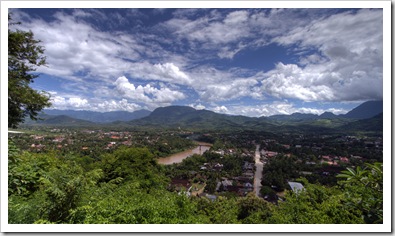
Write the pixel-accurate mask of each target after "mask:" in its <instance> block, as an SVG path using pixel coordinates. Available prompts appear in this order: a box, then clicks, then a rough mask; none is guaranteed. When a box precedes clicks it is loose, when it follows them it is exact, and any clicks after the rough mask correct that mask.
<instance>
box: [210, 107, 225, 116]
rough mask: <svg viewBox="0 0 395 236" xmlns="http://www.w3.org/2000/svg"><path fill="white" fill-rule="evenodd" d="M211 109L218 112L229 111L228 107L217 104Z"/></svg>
mask: <svg viewBox="0 0 395 236" xmlns="http://www.w3.org/2000/svg"><path fill="white" fill-rule="evenodd" d="M212 110H213V111H215V112H218V113H225V114H227V113H228V112H229V110H228V108H226V106H217V107H214V108H213V109H212Z"/></svg>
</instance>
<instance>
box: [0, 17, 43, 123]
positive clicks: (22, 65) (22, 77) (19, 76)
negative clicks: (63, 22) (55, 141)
mask: <svg viewBox="0 0 395 236" xmlns="http://www.w3.org/2000/svg"><path fill="white" fill-rule="evenodd" d="M9 19H10V16H9ZM11 25H12V23H11ZM39 43H40V41H39V40H35V39H34V35H33V33H32V32H31V31H29V32H25V31H21V30H14V31H13V30H11V29H9V30H8V127H12V128H16V127H17V126H18V124H19V123H21V122H23V121H24V119H25V117H26V116H29V117H30V118H31V119H36V117H37V114H38V112H39V111H41V110H42V109H43V108H44V107H48V106H50V105H51V103H50V101H49V94H48V93H46V92H43V91H36V90H33V89H32V88H31V87H29V84H30V83H32V82H33V80H34V79H35V78H37V77H38V75H37V74H34V73H32V72H33V71H35V70H36V69H37V67H39V66H42V65H45V64H46V62H45V56H43V53H44V48H43V47H42V46H40V45H39Z"/></svg>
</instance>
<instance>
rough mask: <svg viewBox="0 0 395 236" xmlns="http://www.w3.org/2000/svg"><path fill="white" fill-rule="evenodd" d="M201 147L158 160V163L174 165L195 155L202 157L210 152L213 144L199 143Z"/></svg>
mask: <svg viewBox="0 0 395 236" xmlns="http://www.w3.org/2000/svg"><path fill="white" fill-rule="evenodd" d="M197 144H198V145H199V146H197V147H195V148H193V149H189V150H186V151H183V152H179V153H175V154H173V155H171V156H168V157H163V158H159V159H158V163H159V164H162V165H171V164H174V163H180V162H182V160H184V159H185V158H187V157H189V156H192V155H193V154H199V155H202V154H203V153H204V152H205V151H207V150H209V149H210V147H211V146H212V144H210V143H203V142H197Z"/></svg>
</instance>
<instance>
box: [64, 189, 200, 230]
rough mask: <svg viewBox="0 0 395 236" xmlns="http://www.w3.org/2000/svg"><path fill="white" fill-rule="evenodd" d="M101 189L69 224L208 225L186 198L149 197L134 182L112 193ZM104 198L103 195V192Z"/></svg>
mask: <svg viewBox="0 0 395 236" xmlns="http://www.w3.org/2000/svg"><path fill="white" fill-rule="evenodd" d="M106 188H108V186H102V187H101V188H99V189H95V190H94V191H96V192H97V191H98V192H99V194H97V193H92V194H93V196H91V197H89V201H86V203H89V204H86V205H82V206H80V207H78V208H76V209H75V210H73V211H72V213H71V215H72V217H71V218H70V219H71V221H70V223H74V224H75V223H85V224H164V223H165V224H183V223H208V220H207V219H206V218H205V217H202V216H200V215H197V214H196V204H195V203H194V202H191V201H190V200H189V199H188V198H187V197H186V196H185V195H183V194H181V195H177V194H176V193H171V192H168V191H166V190H163V189H151V190H150V191H149V193H148V192H147V191H145V189H143V188H141V186H139V185H138V184H136V183H135V182H126V183H124V184H122V185H120V186H119V187H116V188H113V190H110V191H108V189H107V191H106V190H105V189H106ZM103 191H104V192H105V194H103V193H104V192H103Z"/></svg>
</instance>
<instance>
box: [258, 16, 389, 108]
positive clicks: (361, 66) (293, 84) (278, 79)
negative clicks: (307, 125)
mask: <svg viewBox="0 0 395 236" xmlns="http://www.w3.org/2000/svg"><path fill="white" fill-rule="evenodd" d="M382 14H383V13H382V11H381V10H377V9H374V10H369V9H362V10H359V11H357V12H355V13H351V12H345V13H339V14H336V15H332V16H330V17H327V18H323V19H322V18H321V19H317V20H314V21H312V22H311V23H310V24H308V25H306V26H304V27H298V28H295V29H293V30H292V31H290V32H289V33H288V34H285V35H282V36H279V37H277V38H275V39H274V41H275V42H278V43H280V44H283V45H287V46H290V45H297V46H298V48H299V49H301V50H305V49H310V50H311V49H316V50H318V52H320V54H321V55H318V54H317V53H313V54H310V55H307V56H302V57H301V60H300V64H301V65H304V66H305V67H304V68H301V67H298V66H297V65H280V66H277V67H276V68H275V69H274V70H273V71H271V72H269V73H268V76H269V79H267V80H266V81H264V82H263V84H264V88H265V89H267V92H268V93H269V94H273V95H275V96H279V97H289V98H298V99H301V100H305V101H343V100H345V101H353V100H368V99H381V98H382V95H383V94H382V93H383V92H382V91H383V88H382V83H383V73H382V69H383V66H382V60H383V59H382V57H383V52H382V50H383V32H382V27H378V26H381V25H382Z"/></svg>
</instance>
